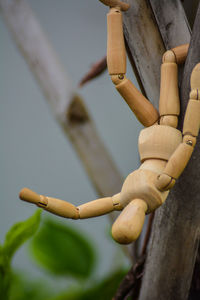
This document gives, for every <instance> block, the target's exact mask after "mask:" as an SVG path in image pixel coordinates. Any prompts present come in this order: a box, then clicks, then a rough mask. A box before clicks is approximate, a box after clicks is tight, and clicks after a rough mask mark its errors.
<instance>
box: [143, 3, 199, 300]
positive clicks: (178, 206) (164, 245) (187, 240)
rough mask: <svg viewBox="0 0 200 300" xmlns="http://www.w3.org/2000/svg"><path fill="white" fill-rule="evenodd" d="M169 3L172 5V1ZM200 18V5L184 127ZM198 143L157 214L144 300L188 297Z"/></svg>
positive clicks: (195, 232) (195, 239) (184, 92)
mask: <svg viewBox="0 0 200 300" xmlns="http://www.w3.org/2000/svg"><path fill="white" fill-rule="evenodd" d="M151 2H152V1H151ZM161 2H162V1H161ZM170 2H171V1H170ZM167 4H168V5H169V1H168V3H167ZM199 18H200V8H199V9H198V13H197V17H196V21H195V24H194V29H193V34H192V39H191V45H190V48H189V54H188V57H187V60H186V63H185V68H184V74H183V77H182V80H181V82H182V84H181V91H180V95H181V116H180V125H179V126H180V127H182V123H183V118H184V113H185V109H186V105H187V102H188V97H189V91H190V74H191V71H192V69H193V67H194V66H195V64H196V63H198V62H199V61H200V31H199V26H200V21H199ZM180 32H181V31H180ZM183 37H184V36H183ZM186 37H187V36H186ZM173 46H174V45H173ZM198 146H199V139H198V141H197V145H196V148H195V151H194V153H193V155H192V158H191V160H190V162H189V164H188V166H187V167H186V169H185V171H184V173H183V174H182V176H181V177H180V179H179V180H178V181H177V183H176V185H175V187H174V188H173V190H172V191H171V192H170V195H169V197H168V199H167V201H166V203H165V204H164V205H163V206H162V207H161V208H160V209H159V210H158V211H157V213H156V217H155V221H154V226H153V232H152V236H151V242H150V247H149V251H148V256H147V262H146V266H145V272H144V277H143V283H142V287H141V292H140V297H139V299H140V300H146V299H148V300H151V299H152V300H153V299H160V297H161V298H162V299H164V300H165V299H170V300H171V299H172V300H173V299H176V300H179V299H180V300H184V299H187V298H188V292H189V289H190V284H191V279H192V274H193V268H194V263H195V259H196V253H197V249H198V244H199V232H200V201H199V193H200V186H199V180H200V172H198V168H200V156H199V150H198Z"/></svg>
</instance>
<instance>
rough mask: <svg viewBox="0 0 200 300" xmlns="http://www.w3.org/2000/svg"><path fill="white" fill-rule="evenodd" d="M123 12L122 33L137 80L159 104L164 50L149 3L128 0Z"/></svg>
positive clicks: (148, 96) (151, 99)
mask: <svg viewBox="0 0 200 300" xmlns="http://www.w3.org/2000/svg"><path fill="white" fill-rule="evenodd" d="M126 2H128V3H130V8H129V10H128V11H126V12H125V13H124V14H123V22H124V34H125V39H126V43H127V47H128V49H129V54H130V56H131V61H132V62H134V69H135V70H136V72H137V75H138V77H139V78H140V82H139V84H140V85H141V88H142V90H144V92H145V94H146V96H147V98H148V99H149V100H150V101H151V102H152V103H153V104H154V105H155V106H156V107H158V99H159V87H160V64H161V61H162V55H163V53H164V52H165V48H164V45H163V41H162V38H161V36H160V33H159V31H158V29H157V25H156V23H155V22H154V17H153V13H152V11H151V7H150V5H149V4H148V2H147V1H145V0H129V1H126Z"/></svg>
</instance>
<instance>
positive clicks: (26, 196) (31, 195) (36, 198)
mask: <svg viewBox="0 0 200 300" xmlns="http://www.w3.org/2000/svg"><path fill="white" fill-rule="evenodd" d="M19 198H20V199H21V200H23V201H26V202H30V203H34V204H36V205H38V203H39V202H40V201H41V197H40V195H38V194H37V193H35V192H34V191H32V190H30V189H28V188H23V189H22V190H21V191H20V193H19ZM46 204H47V200H46V201H45V202H44V205H46Z"/></svg>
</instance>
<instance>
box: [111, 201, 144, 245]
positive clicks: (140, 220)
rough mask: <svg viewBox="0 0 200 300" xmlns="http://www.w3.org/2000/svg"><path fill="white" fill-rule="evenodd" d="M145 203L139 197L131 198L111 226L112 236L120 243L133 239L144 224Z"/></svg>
mask: <svg viewBox="0 0 200 300" xmlns="http://www.w3.org/2000/svg"><path fill="white" fill-rule="evenodd" d="M146 211H147V204H146V203H145V201H143V200H141V199H134V200H132V201H131V202H130V203H129V204H128V205H127V206H126V207H125V208H124V210H123V211H122V212H121V214H120V215H119V217H118V218H117V220H116V221H115V223H114V224H113V226H112V236H113V238H114V239H115V240H116V241H117V242H118V243H120V244H129V243H131V242H132V241H135V240H136V239H137V238H138V236H139V235H140V233H141V231H142V227H143V225H144V218H145V213H146Z"/></svg>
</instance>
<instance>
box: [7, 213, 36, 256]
mask: <svg viewBox="0 0 200 300" xmlns="http://www.w3.org/2000/svg"><path fill="white" fill-rule="evenodd" d="M40 215H41V210H40V209H38V210H37V211H36V212H35V214H34V215H33V216H32V217H30V218H29V219H27V220H26V221H23V222H19V223H17V224H15V225H13V226H12V227H11V229H10V230H9V231H8V233H7V234H6V238H5V243H4V246H3V252H4V254H6V256H7V258H8V259H9V260H10V259H11V258H12V256H13V254H14V253H15V252H16V250H17V249H18V248H19V247H20V246H21V245H22V244H23V243H24V242H25V241H26V240H27V239H29V238H30V237H31V236H32V235H33V234H34V233H35V232H36V230H37V229H38V226H39V223H40Z"/></svg>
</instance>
